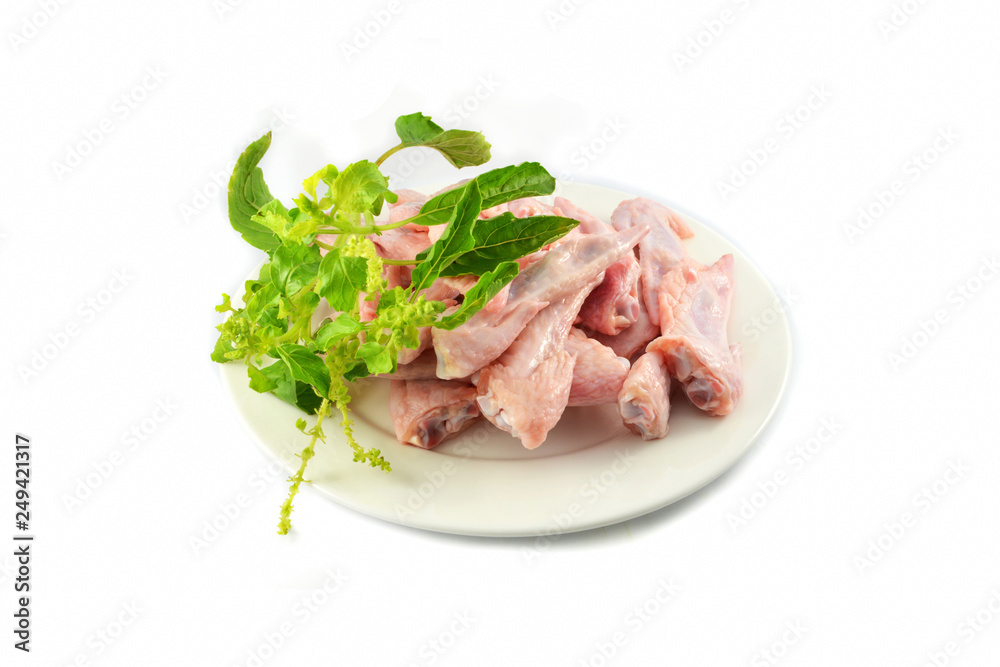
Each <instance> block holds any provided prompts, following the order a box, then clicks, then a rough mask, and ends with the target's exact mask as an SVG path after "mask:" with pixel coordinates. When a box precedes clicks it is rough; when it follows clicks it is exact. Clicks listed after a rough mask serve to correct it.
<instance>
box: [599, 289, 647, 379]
mask: <svg viewBox="0 0 1000 667" xmlns="http://www.w3.org/2000/svg"><path fill="white" fill-rule="evenodd" d="M639 294H642V278H641V277H640V278H639ZM588 335H589V336H590V337H591V338H593V339H594V340H596V341H597V342H599V343H601V344H602V345H605V346H607V347H609V348H611V350H613V351H614V353H615V354H617V355H618V356H619V357H624V358H626V359H628V360H629V361H632V360H634V359H635V358H636V357H638V356H639V355H640V354H642V352H643V351H644V350H645V349H646V346H647V345H649V344H650V343H651V342H652V341H653V340H654V339H655V338H656V337H658V336H659V335H660V324H659V322H654V321H653V320H651V319H650V317H649V311H647V310H646V301H645V299H639V316H638V317H637V318H636V320H635V323H634V324H633V325H632V326H630V327H629V328H628V329H626V330H625V331H623V332H621V333H620V334H618V335H617V336H608V335H607V334H602V333H599V332H596V331H593V332H588Z"/></svg>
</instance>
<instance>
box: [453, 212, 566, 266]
mask: <svg viewBox="0 0 1000 667" xmlns="http://www.w3.org/2000/svg"><path fill="white" fill-rule="evenodd" d="M579 224H580V222H579V221H577V220H573V219H572V218H563V217H560V216H557V215H536V216H532V217H529V218H516V217H514V214H513V213H504V214H502V215H498V216H496V217H493V218H489V219H488V220H477V221H476V224H475V226H474V227H473V228H472V238H473V241H474V242H475V246H474V247H473V248H472V250H470V251H468V252H466V253H464V254H462V255H461V256H459V257H456V258H455V260H454V262H452V264H451V265H449V266H448V267H447V268H446V269H444V270H442V271H441V275H442V276H460V275H463V274H466V273H471V274H475V275H482V274H483V273H485V272H487V271H492V270H493V269H495V268H496V267H497V266H499V265H500V264H501V263H503V262H509V261H513V260H516V259H520V258H521V257H524V256H525V255H530V254H531V253H533V252H535V251H537V250H539V249H541V248H543V247H545V246H546V245H548V244H550V243H552V242H553V241H555V240H556V239H559V238H562V237H563V236H565V235H566V233H568V232H569V231H570V230H571V229H573V228H575V227H576V226H578V225H579Z"/></svg>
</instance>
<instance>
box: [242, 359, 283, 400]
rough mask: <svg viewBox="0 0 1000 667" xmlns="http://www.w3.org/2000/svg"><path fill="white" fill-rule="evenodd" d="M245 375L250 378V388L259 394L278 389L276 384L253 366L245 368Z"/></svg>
mask: <svg viewBox="0 0 1000 667" xmlns="http://www.w3.org/2000/svg"><path fill="white" fill-rule="evenodd" d="M247 375H249V376H250V388H251V389H253V390H254V391H256V392H257V393H259V394H264V393H266V392H269V391H274V390H275V389H277V388H278V383H277V382H276V381H275V380H273V379H272V378H270V377H269V376H267V375H265V374H264V373H262V372H261V370H260V369H259V368H257V367H256V366H254V365H249V366H247Z"/></svg>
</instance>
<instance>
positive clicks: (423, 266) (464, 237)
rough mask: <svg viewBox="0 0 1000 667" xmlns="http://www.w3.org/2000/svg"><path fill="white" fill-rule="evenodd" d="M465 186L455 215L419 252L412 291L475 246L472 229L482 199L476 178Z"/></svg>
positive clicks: (429, 280) (433, 278) (422, 285)
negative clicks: (438, 236) (433, 239)
mask: <svg viewBox="0 0 1000 667" xmlns="http://www.w3.org/2000/svg"><path fill="white" fill-rule="evenodd" d="M462 189H463V194H462V196H461V199H460V200H459V201H458V203H457V204H456V205H455V219H454V220H453V221H452V222H451V223H450V224H449V225H448V228H447V229H445V231H444V234H442V235H441V238H440V239H438V240H437V242H436V243H434V244H433V245H432V246H431V247H429V248H427V249H426V250H422V251H421V252H420V253H419V254H418V255H417V262H418V264H417V268H415V269H414V270H413V275H412V281H413V282H412V283H411V286H410V287H411V289H412V291H413V293H416V292H419V291H420V290H422V289H424V288H426V287H428V286H430V284H431V283H432V282H434V281H435V280H436V279H437V277H438V276H440V275H441V271H442V270H444V269H445V268H447V267H448V265H449V264H451V262H452V261H453V260H454V259H455V258H456V257H458V256H460V255H462V254H464V253H466V252H468V251H470V250H472V248H473V247H474V245H475V241H474V240H473V238H472V229H473V226H474V225H475V222H476V219H477V218H478V217H479V211H480V210H481V206H482V203H483V199H482V196H481V195H480V194H479V186H478V185H476V182H475V181H471V182H470V183H468V184H467V186H463V188H462Z"/></svg>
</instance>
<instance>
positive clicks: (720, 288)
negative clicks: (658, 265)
mask: <svg viewBox="0 0 1000 667" xmlns="http://www.w3.org/2000/svg"><path fill="white" fill-rule="evenodd" d="M676 273H677V274H679V275H682V276H683V278H684V280H683V282H680V281H672V282H671V283H670V284H669V285H668V287H669V289H668V290H666V291H665V292H664V296H663V299H662V303H663V304H664V306H665V307H666V308H668V309H669V318H668V319H667V321H666V323H667V324H668V325H669V326H667V327H663V335H662V336H660V337H659V338H657V339H656V340H654V341H653V342H652V343H650V344H649V347H647V348H646V349H647V351H649V352H658V353H660V354H662V355H663V358H664V360H665V361H666V364H667V368H668V369H669V371H670V374H671V375H672V376H673V377H675V378H677V380H678V381H679V382H680V383H681V384H682V385H683V387H684V393H686V394H687V396H688V398H689V399H690V400H691V402H692V403H693V404H694V405H695V406H696V407H698V408H699V409H701V410H704V411H705V412H707V413H709V414H710V415H715V416H722V415H727V414H729V413H730V412H732V411H733V408H735V407H736V403H737V401H738V400H739V398H740V395H741V394H742V393H743V372H742V369H741V368H740V356H741V350H742V348H741V346H740V345H739V344H736V345H733V346H730V345H729V341H728V338H727V336H726V327H727V325H728V323H729V313H730V311H731V308H732V301H733V256H732V255H724V256H723V257H722V258H721V259H719V261H717V262H716V263H715V264H713V265H712V266H708V267H705V266H701V265H697V264H693V263H685V264H684V266H683V267H682V268H681V269H680V270H679V271H677V272H676ZM661 326H662V325H661Z"/></svg>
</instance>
